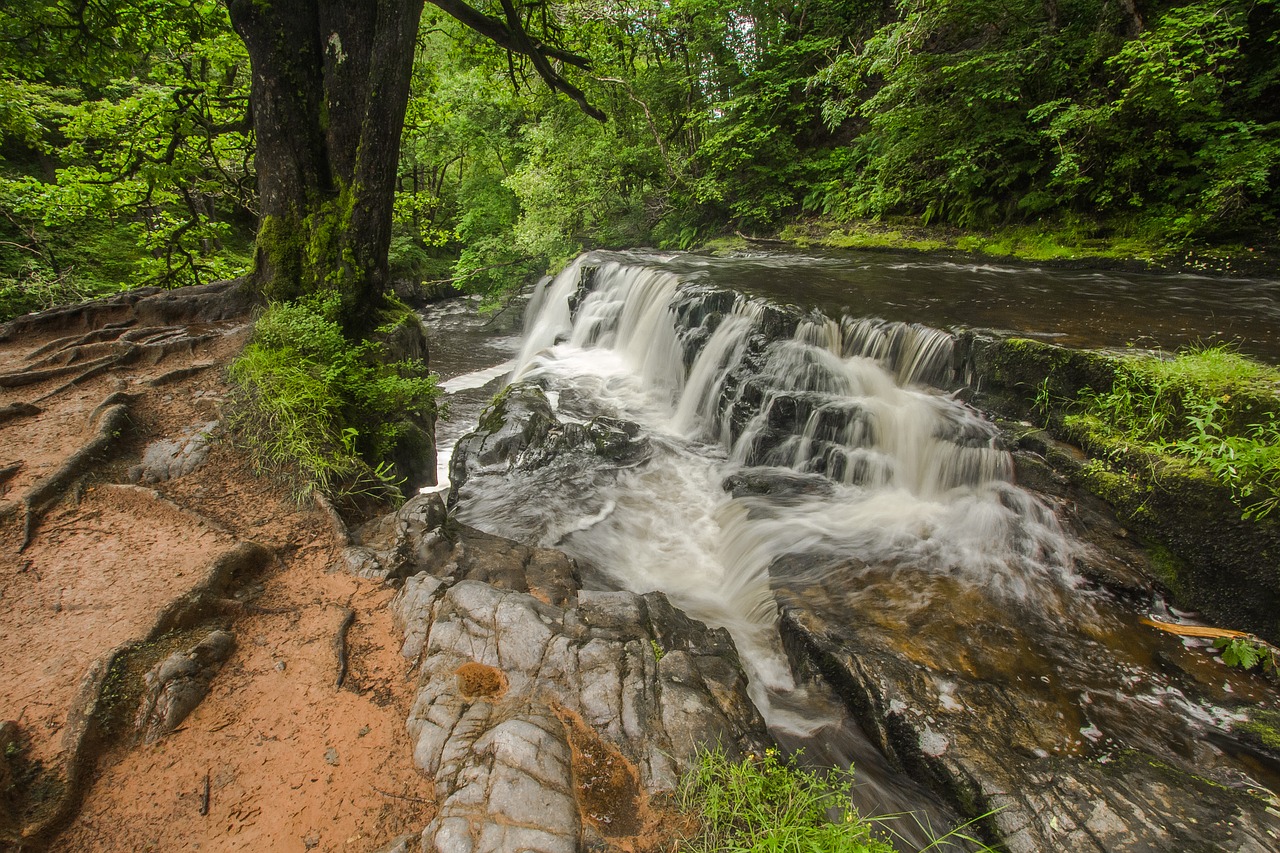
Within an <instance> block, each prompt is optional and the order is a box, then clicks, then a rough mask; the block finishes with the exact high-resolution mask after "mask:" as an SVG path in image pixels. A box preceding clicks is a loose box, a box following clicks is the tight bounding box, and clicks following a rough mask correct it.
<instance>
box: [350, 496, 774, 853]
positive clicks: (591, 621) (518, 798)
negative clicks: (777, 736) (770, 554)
mask: <svg viewBox="0 0 1280 853" xmlns="http://www.w3.org/2000/svg"><path fill="white" fill-rule="evenodd" d="M435 519H446V514H445V512H444V506H443V503H441V501H440V498H439V497H438V496H436V495H430V496H421V497H419V498H415V499H414V500H413V501H410V502H409V503H407V504H406V505H405V506H404V507H403V508H402V509H401V510H400V511H399V512H398V513H396V514H394V515H393V516H389V517H387V518H385V519H383V520H382V521H381V522H379V523H377V524H374V525H371V526H370V527H369V528H367V529H366V530H365V531H362V533H363V534H364V535H363V536H362V537H361V539H362V541H364V542H365V543H366V544H363V545H360V546H355V547H353V548H352V549H350V551H351V552H354V553H356V554H358V555H362V556H363V557H364V562H363V563H359V564H357V565H356V568H357V570H360V571H371V570H372V569H371V568H370V567H372V566H377V567H379V568H378V571H387V572H388V573H389V574H394V575H397V576H400V577H405V578H406V580H405V581H404V586H403V588H402V590H401V592H400V594H399V595H398V596H397V598H396V601H395V604H394V607H395V613H396V618H397V621H398V623H399V624H400V625H401V626H402V629H403V631H404V636H405V644H404V648H403V652H404V654H405V656H407V657H409V658H410V659H412V660H414V661H416V668H415V677H416V678H417V680H418V687H417V699H416V701H415V703H414V706H413V710H412V711H411V713H410V716H409V720H408V727H409V731H410V737H411V739H412V741H413V743H414V759H415V762H416V763H417V764H418V766H419V767H420V768H421V769H422V770H423V771H424V772H425V773H427V774H428V775H429V776H430V777H431V778H432V779H433V780H434V781H435V784H436V791H437V797H438V799H439V802H440V810H439V813H438V815H437V816H436V818H435V820H433V821H432V822H431V824H430V825H429V826H427V827H426V828H425V830H424V832H423V835H422V838H421V846H422V849H423V850H439V851H445V852H446V853H448V852H449V851H494V853H497V851H509V850H530V851H545V853H557V851H565V853H569V851H576V850H579V849H581V846H582V844H583V838H584V837H585V834H589V833H592V832H594V833H602V832H606V831H608V830H609V829H610V827H622V828H625V829H627V830H628V831H629V834H630V831H632V830H633V831H640V830H641V829H643V828H644V827H643V826H642V825H641V824H639V823H636V821H637V814H638V813H639V812H640V811H643V809H639V810H638V808H637V805H636V801H635V798H634V797H631V798H630V799H628V797H612V798H604V799H601V798H600V797H599V796H598V795H597V796H592V791H590V790H583V789H582V788H581V784H582V774H576V773H575V772H574V770H573V761H574V754H575V749H576V750H577V751H578V753H579V754H583V753H584V749H585V750H586V754H600V755H612V754H614V753H616V754H617V755H618V756H620V758H619V759H618V760H617V761H616V766H615V767H614V771H613V775H618V774H621V776H620V777H619V778H622V779H625V778H627V777H628V774H630V775H631V776H634V778H635V780H636V781H637V783H638V788H637V789H636V792H635V796H639V797H643V796H647V794H650V793H654V792H660V791H671V790H673V789H674V788H675V786H676V784H677V781H678V779H679V777H680V775H681V773H682V772H683V771H684V770H685V769H686V768H687V767H688V765H689V762H690V760H691V759H692V758H693V757H694V755H695V752H696V749H697V748H698V747H699V746H708V745H711V744H717V743H719V744H721V745H723V746H724V747H725V748H726V749H727V750H728V751H729V753H730V754H731V755H741V754H744V753H745V752H747V751H751V750H757V749H761V748H763V747H764V746H765V745H767V744H768V743H769V739H768V736H767V734H766V733H765V731H764V724H763V722H762V720H761V719H760V717H759V714H758V713H757V711H756V710H755V707H754V706H753V705H752V704H751V703H750V701H749V700H748V698H747V695H746V679H745V677H744V676H743V674H742V669H741V666H740V663H739V660H738V656H737V653H736V651H735V649H734V646H733V642H732V641H731V639H730V638H729V636H728V634H727V633H726V632H725V631H723V630H721V629H709V628H707V627H706V626H705V625H703V624H702V623H700V622H697V621H695V620H692V619H690V618H688V617H687V616H685V615H684V614H683V613H681V612H680V611H679V610H677V609H675V608H674V607H672V606H671V604H670V603H669V602H668V601H667V599H666V597H665V596H663V595H662V594H660V593H650V594H647V595H636V594H633V593H629V592H601V591H585V590H580V589H578V588H577V583H576V580H575V577H574V566H573V564H572V562H571V561H570V560H569V559H568V558H567V557H565V556H564V555H563V554H561V553H560V552H558V551H553V550H549V549H537V548H529V547H525V546H522V545H519V544H517V543H514V542H511V541H509V540H506V539H502V538H500V537H496V536H490V535H488V534H484V533H481V532H479V531H475V530H472V529H470V528H467V527H465V526H463V525H460V524H456V523H453V522H449V521H447V519H446V520H445V522H444V523H443V524H441V525H437V526H435V527H428V526H427V521H429V520H435ZM361 566H363V568H361ZM575 726H577V727H578V728H577V729H575ZM583 727H585V728H583ZM583 731H589V732H591V733H593V735H592V737H593V738H596V739H598V740H595V741H591V740H590V739H588V740H587V741H584V740H583V735H582V732H583ZM584 743H594V746H592V747H590V748H586V747H584V746H583V744H584ZM596 789H598V785H597V786H596ZM641 789H642V790H643V792H644V794H643V795H642V794H640V790H641ZM593 790H595V789H593ZM596 793H597V794H598V790H597V792H596ZM610 809H614V810H616V814H615V813H612V812H611V811H610ZM628 822H630V823H628Z"/></svg>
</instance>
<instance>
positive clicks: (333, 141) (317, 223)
mask: <svg viewBox="0 0 1280 853" xmlns="http://www.w3.org/2000/svg"><path fill="white" fill-rule="evenodd" d="M430 2H431V3H433V4H434V5H435V6H437V7H439V8H440V9H441V10H442V11H444V12H445V13H446V14H448V15H451V16H452V17H454V18H456V19H457V20H458V21H460V22H461V23H462V24H464V25H465V26H467V27H470V28H471V29H473V30H475V31H476V32H478V33H480V34H481V35H483V36H485V37H487V38H489V39H491V40H492V41H494V42H495V43H497V44H498V45H500V46H501V47H504V48H506V49H507V50H508V51H511V52H512V53H518V54H522V55H525V56H527V57H529V59H530V60H531V62H532V64H533V67H534V69H535V70H536V71H537V73H538V75H539V76H541V77H542V79H543V80H544V81H546V83H547V85H548V86H550V87H551V88H552V89H553V90H555V91H558V92H562V93H564V94H565V95H568V96H569V97H570V98H572V99H573V100H574V101H576V102H577V103H578V105H579V106H580V107H581V108H582V110H583V111H584V112H586V113H587V114H588V115H590V116H592V117H593V118H597V119H600V120H603V119H604V114H603V113H602V112H600V111H599V110H598V109H596V108H595V107H592V106H591V105H590V104H588V103H587V100H586V97H585V96H584V95H583V93H582V92H581V90H579V89H578V88H577V87H575V86H574V85H573V84H572V83H570V82H569V81H568V80H566V79H565V78H564V77H563V76H561V74H560V72H559V71H558V70H557V67H554V66H553V65H552V61H553V60H554V61H555V62H556V63H558V64H562V65H571V66H574V67H577V68H582V69H586V68H587V67H588V63H587V61H586V60H585V59H584V58H582V57H580V56H576V55H574V54H572V53H569V52H567V51H564V50H561V49H559V48H557V47H555V46H554V45H549V44H546V43H544V42H543V41H541V40H540V39H538V38H536V37H534V36H532V35H530V33H528V32H526V30H525V29H524V24H523V22H522V18H521V14H520V12H519V10H518V8H517V6H516V4H515V2H514V0H502V9H503V17H502V18H497V17H493V16H490V15H486V14H484V13H482V12H479V11H478V10H476V9H474V8H472V7H471V6H469V5H467V4H466V3H465V2H462V0H430ZM226 3H227V10H228V12H229V14H230V17H231V25H232V27H234V29H235V31H236V33H237V34H238V35H239V36H240V38H242V39H243V40H244V43H245V47H246V49H247V51H248V53H249V62H250V64H251V65H252V67H253V80H252V84H251V89H250V102H251V113H252V116H251V117H252V119H253V129H254V133H255V135H256V137H257V173H258V193H259V196H260V204H261V209H260V211H259V220H258V238H257V248H256V257H255V267H254V272H253V276H252V280H251V283H252V286H253V288H254V289H255V290H256V292H257V293H259V294H260V295H262V296H264V297H266V298H268V299H296V298H298V297H299V296H304V295H307V294H312V293H336V294H338V295H339V296H340V297H341V303H342V304H341V316H342V321H343V324H344V326H345V328H346V331H347V333H348V334H350V335H352V336H362V335H364V334H365V333H367V332H368V331H369V330H370V329H371V328H372V327H373V326H374V325H375V317H376V316H377V313H378V309H379V308H380V307H382V303H383V300H384V293H385V290H386V287H387V278H388V270H387V251H388V249H389V248H390V245H391V219H392V208H393V203H394V201H395V185H396V168H397V165H398V161H399V155H400V133H401V131H402V129H403V127H404V116H405V110H406V109H407V108H408V103H409V82H410V77H411V75H412V71H413V55H414V47H415V44H416V38H417V34H418V24H419V21H420V20H421V18H422V9H423V4H424V0H226Z"/></svg>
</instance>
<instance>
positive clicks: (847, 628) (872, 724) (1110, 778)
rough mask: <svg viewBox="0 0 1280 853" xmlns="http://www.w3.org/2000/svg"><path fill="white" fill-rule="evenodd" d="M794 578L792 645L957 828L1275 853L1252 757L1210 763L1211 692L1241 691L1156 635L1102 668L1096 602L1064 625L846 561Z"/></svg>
mask: <svg viewBox="0 0 1280 853" xmlns="http://www.w3.org/2000/svg"><path fill="white" fill-rule="evenodd" d="M806 568H810V569H811V568H812V567H811V566H810V567H806V566H799V565H792V566H789V565H788V564H787V562H786V560H783V561H780V563H779V564H778V565H775V566H774V568H773V570H772V572H773V583H774V589H775V594H776V595H777V597H778V600H779V602H780V604H781V606H782V623H781V629H782V632H783V636H784V640H785V642H786V643H787V644H788V647H789V648H791V649H792V650H793V652H795V653H796V654H797V655H799V656H802V657H803V658H805V659H807V660H809V661H811V662H813V664H814V665H816V667H817V668H818V669H819V670H820V671H821V672H822V673H823V674H824V675H825V676H826V677H827V678H828V679H829V680H830V681H831V683H832V684H833V685H834V686H835V687H836V689H837V691H838V692H839V693H841V695H842V696H843V697H844V698H845V699H846V701H847V702H848V703H849V704H850V706H851V707H852V708H854V709H855V711H856V713H857V716H858V718H859V721H860V722H861V723H862V725H863V728H864V729H865V730H867V732H868V733H869V734H870V735H871V736H872V737H873V740H875V741H876V742H877V743H878V745H879V746H880V747H881V749H882V750H883V751H884V752H885V753H886V754H887V755H889V756H890V757H891V758H892V759H893V760H894V761H895V762H896V763H897V764H898V765H899V766H902V767H904V768H905V769H907V770H908V771H910V772H911V773H912V775H913V776H916V777H917V778H920V779H923V780H927V781H928V782H929V783H930V784H931V785H932V786H933V787H934V788H935V789H937V790H939V791H941V792H943V793H945V794H946V795H948V796H949V798H950V799H951V800H952V801H953V803H954V804H955V805H956V806H958V807H959V808H960V809H961V810H962V811H963V812H965V813H968V814H971V815H981V814H984V813H989V812H994V813H993V814H991V815H990V817H989V819H988V820H987V821H986V824H987V827H988V829H989V830H990V831H991V832H992V834H993V835H995V836H996V837H997V838H999V839H1000V840H1001V842H1002V845H1003V847H1004V848H1005V849H1007V850H1008V851H1010V853H1033V851H1044V850H1071V851H1082V852H1083V853H1103V851H1107V853H1120V852H1121V851H1123V853H1139V851H1143V853H1145V851H1169V850H1218V851H1241V853H1243V852H1244V851H1248V853H1262V851H1269V850H1275V849H1278V848H1280V818H1278V817H1277V816H1276V814H1275V812H1274V810H1273V809H1271V808H1269V802H1268V801H1267V800H1266V799H1264V797H1263V796H1260V795H1259V794H1263V793H1265V792H1263V791H1260V790H1258V788H1259V786H1258V783H1257V781H1256V779H1254V778H1252V777H1253V773H1254V771H1255V767H1256V765H1250V764H1249V763H1247V762H1242V761H1239V760H1237V759H1236V758H1235V757H1234V756H1235V755H1236V754H1238V753H1239V752H1247V751H1248V750H1247V748H1245V747H1244V746H1243V745H1242V744H1237V745H1236V747H1235V748H1234V749H1233V748H1230V747H1229V748H1227V749H1225V750H1224V749H1221V748H1220V747H1221V746H1222V745H1223V744H1224V743H1227V742H1229V741H1230V740H1231V734H1230V731H1229V728H1230V719H1231V714H1232V712H1231V711H1230V710H1229V708H1228V707H1224V706H1225V705H1227V704H1228V700H1229V698H1230V696H1231V695H1233V694H1228V693H1226V692H1225V691H1224V689H1223V687H1222V683H1223V680H1224V679H1225V680H1230V681H1231V682H1232V683H1233V684H1235V685H1236V687H1237V688H1238V690H1237V693H1236V694H1234V695H1239V693H1243V692H1245V691H1247V690H1248V684H1247V680H1248V677H1247V676H1246V677H1245V678H1241V677H1240V676H1239V675H1233V674H1230V673H1227V672H1226V671H1225V670H1223V668H1221V667H1217V668H1216V672H1214V673H1213V674H1212V677H1213V678H1214V679H1215V680H1214V681H1213V682H1212V683H1210V682H1209V681H1208V680H1207V677H1205V676H1204V674H1203V673H1198V670H1197V657H1199V658H1204V659H1206V661H1205V662H1206V663H1208V665H1210V666H1212V665H1213V664H1212V662H1211V661H1207V656H1205V655H1203V653H1200V652H1195V651H1191V650H1186V649H1183V648H1182V647H1181V645H1180V644H1179V643H1177V641H1176V640H1172V639H1168V638H1164V637H1153V638H1152V639H1153V642H1154V644H1155V647H1154V648H1152V649H1143V648H1133V649H1126V650H1125V652H1123V653H1117V652H1111V653H1104V650H1105V649H1107V648H1111V649H1117V648H1120V647H1119V646H1116V645H1108V644H1105V643H1102V642H1099V640H1101V639H1102V637H1103V636H1104V635H1105V634H1106V633H1108V632H1112V631H1121V630H1124V629H1125V626H1124V625H1123V623H1122V622H1120V621H1119V620H1120V618H1121V617H1119V616H1117V615H1116V612H1114V611H1109V610H1108V608H1107V607H1106V600H1105V599H1099V600H1097V601H1095V602H1094V603H1093V604H1092V605H1090V604H1086V603H1085V602H1084V600H1082V599H1073V600H1075V601H1077V608H1076V610H1075V611H1074V612H1073V613H1072V614H1071V619H1067V618H1065V615H1064V614H1057V615H1054V614H1049V613H1041V612H1036V611H1035V610H1034V608H1031V607H1028V606H1027V605H1020V604H1019V603H1018V602H1013V601H1005V602H999V601H991V600H987V599H986V598H985V597H984V596H983V595H982V594H981V593H980V592H977V591H974V590H972V589H966V588H965V587H964V586H963V585H962V584H955V583H954V582H952V580H951V579H948V578H946V577H919V578H917V579H916V582H915V584H914V585H912V586H911V587H910V588H904V587H902V586H901V585H900V584H896V583H891V582H887V581H888V578H889V577H891V575H892V573H893V570H891V569H888V568H885V567H872V566H866V565H863V564H859V563H857V562H856V561H847V560H846V561H844V562H840V561H835V562H833V563H832V564H831V565H828V566H827V567H826V568H825V570H824V572H823V573H822V576H823V578H824V580H823V583H822V584H821V585H811V584H808V583H801V584H797V585H793V584H792V583H791V582H790V580H789V577H790V576H791V575H792V574H793V573H803V574H805V576H806V577H812V576H813V574H812V572H806V571H805V569H806ZM1166 640H1168V641H1167V642H1166ZM1184 667H1185V668H1184ZM1198 675H1199V676H1201V678H1202V679H1203V680H1197V676H1198ZM1219 703H1221V704H1219ZM1237 750H1238V751H1237ZM1273 763H1274V762H1273Z"/></svg>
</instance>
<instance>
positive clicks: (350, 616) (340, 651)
mask: <svg viewBox="0 0 1280 853" xmlns="http://www.w3.org/2000/svg"><path fill="white" fill-rule="evenodd" d="M355 621H356V612H355V611H354V610H352V609H351V608H350V607H344V608H342V623H341V624H340V625H338V633H337V634H335V635H334V637H333V651H334V653H335V654H336V655H337V657H338V677H337V678H336V679H335V682H334V685H333V686H334V687H335V688H337V689H339V690H341V689H342V685H343V683H344V682H346V680H347V632H348V631H350V630H351V626H352V625H353V624H354V623H355Z"/></svg>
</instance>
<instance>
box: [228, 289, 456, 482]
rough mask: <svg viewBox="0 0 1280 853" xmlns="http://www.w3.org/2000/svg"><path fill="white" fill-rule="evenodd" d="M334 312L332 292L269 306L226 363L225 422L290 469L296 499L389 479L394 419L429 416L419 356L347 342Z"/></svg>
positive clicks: (428, 388)
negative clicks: (232, 410)
mask: <svg viewBox="0 0 1280 853" xmlns="http://www.w3.org/2000/svg"><path fill="white" fill-rule="evenodd" d="M338 312H339V298H338V296H337V295H331V296H329V297H328V298H327V299H324V300H319V299H315V300H310V301H303V302H298V303H293V304H286V303H276V304H273V305H271V306H270V307H269V308H268V309H267V311H266V312H265V313H264V314H263V315H262V316H261V317H260V318H259V320H258V323H257V326H256V328H255V331H254V338H253V341H252V342H251V343H250V344H249V346H247V347H246V348H245V350H244V352H243V353H242V354H241V355H240V357H239V358H237V359H236V361H235V362H234V363H233V364H232V365H231V378H232V380H233V381H234V382H235V383H236V384H237V385H238V386H239V387H240V390H241V399H240V400H239V405H238V406H237V409H236V414H235V415H234V417H233V419H232V423H233V426H234V428H235V429H236V430H237V432H238V434H239V435H241V436H242V437H243V439H244V441H245V443H246V444H247V445H248V447H249V448H250V449H251V450H252V451H253V452H254V454H255V457H256V458H257V460H258V462H259V463H260V464H261V465H262V466H263V467H265V468H269V469H280V468H285V467H288V466H290V465H297V466H298V467H299V468H300V470H301V472H302V475H303V478H304V481H303V482H302V483H301V484H300V485H299V488H298V492H299V495H300V496H302V495H306V494H308V493H310V492H311V491H312V490H319V491H321V492H324V493H329V494H346V493H355V492H360V491H366V490H369V489H371V488H378V487H382V486H390V485H393V482H392V478H391V476H390V474H389V466H388V465H387V464H386V463H385V459H386V457H387V456H388V454H389V453H390V452H391V451H392V449H393V448H394V447H395V444H396V442H397V440H398V439H399V438H400V437H401V435H402V432H403V426H402V425H401V422H400V418H401V417H402V416H403V415H404V414H405V413H414V414H419V415H422V416H427V415H430V414H431V413H432V412H434V407H435V401H436V399H437V398H438V396H439V389H438V388H437V387H436V380H435V377H433V376H428V375H427V373H426V369H425V367H424V366H423V365H422V364H421V363H419V362H398V363H394V364H387V363H384V362H382V361H380V360H379V358H378V356H379V354H380V346H379V345H378V344H375V343H371V342H369V341H363V342H360V343H358V344H352V343H351V342H350V341H348V340H347V339H346V338H345V337H344V336H343V334H342V330H341V327H340V325H339V323H338Z"/></svg>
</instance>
